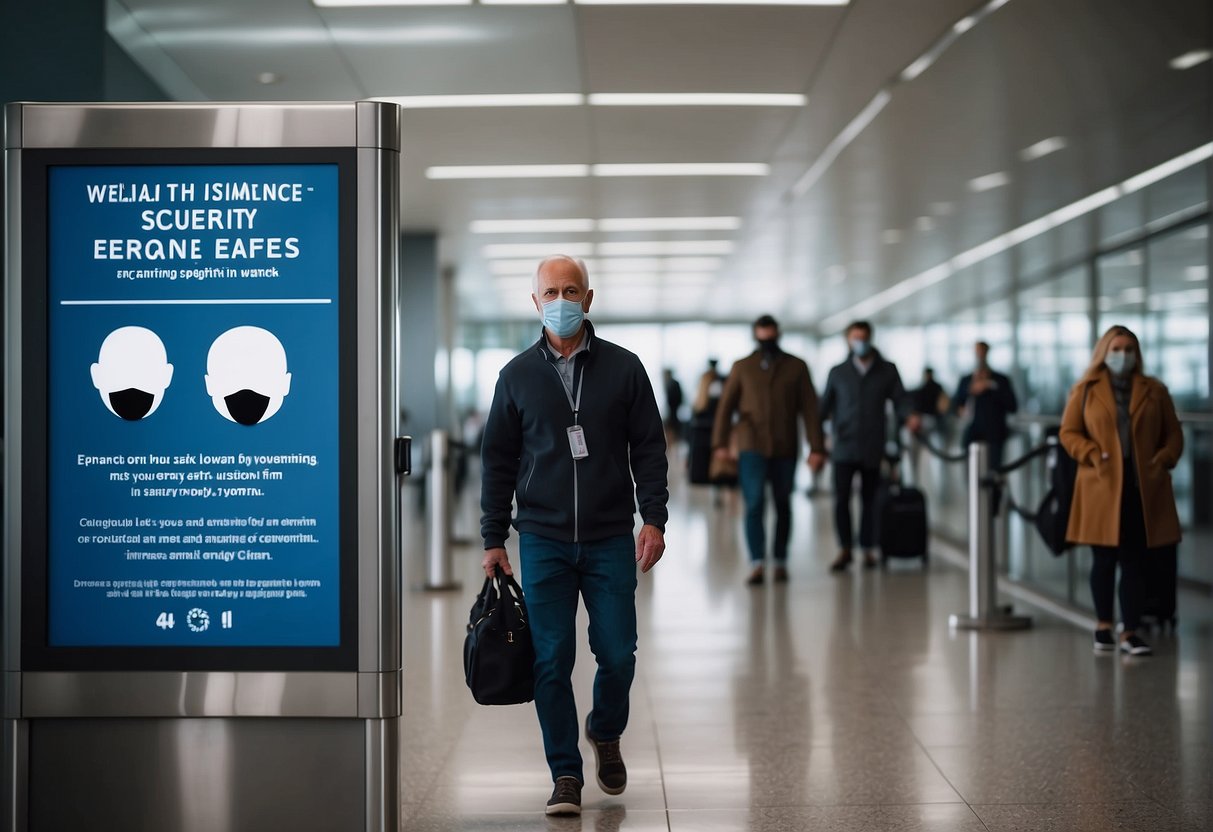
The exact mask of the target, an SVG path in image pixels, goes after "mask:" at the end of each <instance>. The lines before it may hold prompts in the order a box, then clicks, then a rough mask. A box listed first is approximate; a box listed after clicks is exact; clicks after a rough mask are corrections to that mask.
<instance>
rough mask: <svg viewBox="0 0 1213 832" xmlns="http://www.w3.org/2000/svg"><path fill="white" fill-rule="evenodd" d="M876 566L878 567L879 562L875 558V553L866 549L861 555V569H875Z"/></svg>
mask: <svg viewBox="0 0 1213 832" xmlns="http://www.w3.org/2000/svg"><path fill="white" fill-rule="evenodd" d="M877 566H880V561H879V560H878V559H877V558H876V553H875V552H873V551H872V550H871V549H868V550H867V551H866V552H864V553H863V568H864V569H875V568H876V567H877Z"/></svg>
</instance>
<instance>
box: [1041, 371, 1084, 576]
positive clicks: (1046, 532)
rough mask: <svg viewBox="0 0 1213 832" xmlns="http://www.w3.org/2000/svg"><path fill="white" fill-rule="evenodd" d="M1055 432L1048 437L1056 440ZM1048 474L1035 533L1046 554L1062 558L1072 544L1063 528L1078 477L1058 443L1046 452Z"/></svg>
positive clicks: (1072, 463)
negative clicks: (1038, 534) (1043, 545)
mask: <svg viewBox="0 0 1213 832" xmlns="http://www.w3.org/2000/svg"><path fill="white" fill-rule="evenodd" d="M1082 409H1083V411H1085V410H1086V409H1087V391H1086V389H1085V388H1084V389H1083V393H1082ZM1057 433H1058V429H1057V428H1049V432H1048V435H1049V436H1057ZM1046 465H1047V466H1048V470H1049V490H1048V491H1047V492H1046V493H1045V496H1044V498H1043V499H1042V500H1041V501H1040V508H1038V509H1037V510H1036V521H1035V522H1036V531H1038V532H1040V536H1041V538H1042V539H1043V540H1044V542H1045V545H1046V546H1048V547H1049V551H1050V552H1052V553H1053V554H1054V555H1055V556H1056V555H1061V554H1063V553H1064V552H1065V551H1066V550H1068V549H1070V548H1071V547H1072V546H1073V544H1072V543H1069V542H1068V541H1067V540H1066V528H1067V527H1068V526H1069V525H1070V507H1071V506H1072V505H1073V504H1074V480H1075V479H1076V478H1077V477H1078V462H1077V461H1076V460H1075V459H1074V457H1072V456H1070V455H1069V454H1068V453H1066V449H1065V448H1063V447H1062V446H1061V443H1060V442H1058V443H1057V444H1056V445H1054V446H1053V448H1052V449H1051V450H1050V451H1049V456H1048V459H1047V462H1046Z"/></svg>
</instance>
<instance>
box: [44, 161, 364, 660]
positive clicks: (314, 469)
mask: <svg viewBox="0 0 1213 832" xmlns="http://www.w3.org/2000/svg"><path fill="white" fill-rule="evenodd" d="M47 174H48V178H47V215H46V217H47V219H46V221H47V238H46V240H47V277H48V294H47V303H48V310H47V314H48V321H47V345H48V354H49V365H48V367H47V399H48V420H47V421H48V434H47V458H48V467H47V484H48V487H47V501H48V502H47V525H48V533H49V534H48V550H47V593H46V594H47V602H46V604H47V609H46V614H47V617H46V620H47V644H48V646H50V647H52V648H55V647H68V648H70V647H180V646H196V647H212V648H214V647H229V646H231V647H236V646H248V647H336V646H338V645H339V644H340V643H341V594H342V593H341V585H340V584H341V569H340V552H341V546H340V543H341V528H340V518H341V512H340V494H339V490H340V488H339V484H340V481H341V480H340V476H339V475H340V471H339V468H340V459H339V444H340V443H339V435H340V434H339V429H340V427H341V425H340V418H339V417H340V414H341V412H342V407H341V401H340V398H341V391H342V389H343V388H342V386H341V385H340V384H339V371H340V367H341V363H340V361H339V348H340V341H339V325H338V324H339V320H338V313H339V310H338V300H339V291H338V289H339V282H340V281H339V251H338V249H339V226H338V216H339V210H338V209H339V203H340V200H339V169H338V165H337V164H293V163H292V164H190V165H157V164H146V165H144V164H139V165H108V164H107V165H51V166H49V167H48V168H47Z"/></svg>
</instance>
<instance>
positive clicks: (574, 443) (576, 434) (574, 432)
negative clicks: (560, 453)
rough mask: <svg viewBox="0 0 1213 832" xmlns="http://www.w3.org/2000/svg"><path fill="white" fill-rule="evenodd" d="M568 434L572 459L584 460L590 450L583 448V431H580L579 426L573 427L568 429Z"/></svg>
mask: <svg viewBox="0 0 1213 832" xmlns="http://www.w3.org/2000/svg"><path fill="white" fill-rule="evenodd" d="M568 434H569V450H570V451H572V452H573V459H585V458H586V457H587V456H589V455H590V449H589V448H587V447H586V446H585V431H584V430H582V429H581V425H573V426H572V427H571V428H569V429H568Z"/></svg>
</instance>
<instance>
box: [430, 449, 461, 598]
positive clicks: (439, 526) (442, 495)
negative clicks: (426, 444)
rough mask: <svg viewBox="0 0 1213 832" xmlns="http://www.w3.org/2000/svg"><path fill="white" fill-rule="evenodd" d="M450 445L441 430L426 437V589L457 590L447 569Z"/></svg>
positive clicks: (450, 571) (448, 567) (450, 570)
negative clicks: (428, 465)
mask: <svg viewBox="0 0 1213 832" xmlns="http://www.w3.org/2000/svg"><path fill="white" fill-rule="evenodd" d="M450 460H451V442H450V437H449V436H448V435H447V432H446V431H444V430H436V431H434V432H433V433H431V434H430V470H429V471H428V476H427V479H426V501H425V502H426V508H427V509H428V514H429V518H428V519H429V523H428V527H429V547H428V552H427V555H426V563H425V588H426V589H435V590H438V589H458V588H459V584H458V583H457V582H456V581H455V579H454V575H453V570H452V567H451V477H450Z"/></svg>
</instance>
